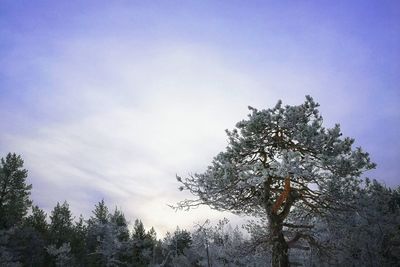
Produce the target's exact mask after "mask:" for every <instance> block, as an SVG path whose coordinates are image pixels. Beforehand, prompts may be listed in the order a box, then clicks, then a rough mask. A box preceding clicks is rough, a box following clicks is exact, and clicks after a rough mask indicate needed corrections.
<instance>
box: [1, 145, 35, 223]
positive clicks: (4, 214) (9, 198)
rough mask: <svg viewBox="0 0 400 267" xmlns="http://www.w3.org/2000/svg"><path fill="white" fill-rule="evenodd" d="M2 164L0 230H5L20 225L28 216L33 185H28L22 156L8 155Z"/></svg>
mask: <svg viewBox="0 0 400 267" xmlns="http://www.w3.org/2000/svg"><path fill="white" fill-rule="evenodd" d="M0 162H1V163H0V229H5V228H9V227H12V226H14V225H17V224H20V223H21V222H22V220H23V218H24V216H25V215H26V214H27V212H28V209H29V207H30V205H31V203H32V202H31V200H30V199H29V195H30V193H31V192H30V191H31V189H32V185H28V184H26V178H27V176H28V171H27V170H25V169H23V165H24V161H23V160H22V158H21V156H17V155H16V154H15V153H13V154H12V153H8V154H7V156H6V158H5V159H4V158H1V160H0Z"/></svg>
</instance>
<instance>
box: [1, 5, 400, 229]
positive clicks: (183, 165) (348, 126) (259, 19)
mask: <svg viewBox="0 0 400 267" xmlns="http://www.w3.org/2000/svg"><path fill="white" fill-rule="evenodd" d="M399 84H400V2H399V1H382V0H379V1H378V0H376V1H365V0H363V1H237V0H230V1H227V0H225V1H100V0H99V1H27V0H26V1H22V0H21V1H15V0H1V1H0V153H1V156H2V157H4V156H5V155H6V154H7V153H8V152H15V153H17V154H20V155H22V157H23V159H24V161H25V168H27V169H28V170H29V177H28V182H29V183H32V184H33V190H32V199H33V201H34V203H35V204H37V205H39V206H40V207H42V208H43V209H44V210H46V211H47V212H50V211H51V210H52V208H53V207H54V206H55V205H56V203H57V201H60V202H62V201H64V200H67V201H68V202H69V204H70V208H71V210H72V211H73V213H74V215H75V216H76V217H78V216H79V214H83V215H84V216H85V217H88V216H90V215H91V211H92V210H93V207H94V205H95V204H96V203H97V202H99V201H100V200H101V199H104V200H105V201H106V203H107V204H108V206H109V207H110V209H111V210H112V209H113V208H114V207H118V208H121V209H122V210H123V211H124V212H125V215H126V217H127V218H128V219H129V220H130V221H131V222H133V221H134V219H136V218H139V219H141V220H142V221H143V222H144V224H145V226H146V227H150V226H154V227H155V228H156V230H157V231H158V232H159V233H161V234H162V233H165V232H166V231H171V230H173V229H174V228H175V227H176V225H180V226H181V227H182V228H185V227H186V228H188V229H190V228H191V227H192V226H193V224H194V223H196V222H201V221H204V220H205V219H206V218H210V219H212V220H218V219H222V218H223V217H227V218H230V219H231V220H232V221H233V222H240V221H242V220H244V219H246V218H245V217H237V216H233V215H230V214H229V213H220V212H216V211H212V210H210V209H209V208H207V207H202V208H199V209H196V210H190V211H188V212H186V211H179V212H175V211H173V210H172V209H170V208H169V207H168V206H167V205H168V204H175V203H176V202H177V201H180V200H183V199H185V198H190V197H191V196H190V195H189V194H188V193H185V192H180V191H179V190H178V189H177V188H178V186H179V184H178V183H177V181H176V179H175V175H176V174H178V175H181V176H186V175H189V174H191V173H196V172H202V171H204V170H205V169H206V167H207V166H208V164H209V163H210V162H211V161H212V158H213V157H214V156H215V155H216V154H217V153H218V152H220V151H223V150H224V148H225V147H226V145H227V138H226V134H225V129H233V127H234V126H235V124H236V122H238V121H240V120H242V119H245V118H246V116H247V114H248V109H247V107H248V106H253V107H256V108H258V109H263V108H269V107H272V106H273V105H275V103H276V102H277V101H278V100H279V99H282V100H283V102H284V104H290V105H296V104H301V103H302V102H303V101H304V99H305V98H304V96H305V95H311V96H312V97H313V98H314V99H315V100H316V101H317V102H318V103H320V105H321V106H320V112H321V114H322V115H323V117H324V123H325V126H326V127H332V126H333V125H334V124H335V123H340V125H341V126H342V132H343V133H344V135H345V136H351V137H353V138H355V139H356V144H355V145H356V146H361V147H362V148H363V149H364V150H365V151H367V152H369V153H370V154H371V157H372V160H373V161H374V162H376V163H377V164H378V167H377V169H376V170H373V171H369V172H368V173H366V174H365V175H366V176H368V177H371V178H375V179H377V180H379V181H381V182H383V183H385V184H386V185H387V186H391V187H394V186H398V185H399V178H398V176H399V174H400V164H399V163H398V162H399V160H400V152H399V151H400V141H399V138H398V137H399V136H400V131H399V129H400V123H399V122H400V111H399V109H398V106H399V104H398V103H399V102H400V88H399Z"/></svg>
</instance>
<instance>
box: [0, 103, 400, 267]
mask: <svg viewBox="0 0 400 267" xmlns="http://www.w3.org/2000/svg"><path fill="white" fill-rule="evenodd" d="M317 108H318V104H317V103H315V102H314V101H313V99H312V98H311V97H306V101H305V102H304V103H303V104H302V105H298V106H283V105H282V103H281V102H278V104H277V105H276V106H275V107H274V108H271V109H265V110H257V109H255V108H251V107H250V108H249V109H250V114H249V117H248V118H247V119H246V120H242V121H240V122H239V123H237V125H236V128H235V129H234V130H232V131H227V135H228V139H229V143H228V146H227V148H226V151H223V152H221V153H220V154H218V155H217V156H216V157H215V158H214V160H213V162H212V163H211V165H210V166H209V167H208V168H207V170H206V171H205V172H204V173H199V174H194V175H191V176H189V177H187V178H183V177H180V176H177V177H176V178H177V182H178V183H180V184H181V186H180V187H179V189H180V190H187V191H189V192H191V193H192V194H193V195H194V196H195V197H196V198H194V199H193V198H192V199H185V200H183V201H181V202H179V203H177V204H176V205H175V206H173V207H172V208H174V209H177V210H181V209H189V210H190V209H191V208H193V207H197V206H199V205H207V206H209V207H211V208H213V209H216V210H221V211H230V212H232V213H235V214H241V215H245V216H248V218H249V221H248V223H247V224H245V225H243V227H242V228H239V227H237V226H236V227H232V226H231V224H230V222H229V221H228V220H227V219H225V218H221V220H220V221H219V222H218V223H216V224H212V223H210V221H209V220H208V219H206V218H205V220H204V221H203V222H194V223H195V224H194V225H195V226H194V227H193V228H192V229H181V228H180V227H179V225H178V226H177V227H176V230H175V231H173V232H168V233H166V235H165V236H164V237H163V238H159V236H158V235H157V233H156V231H155V229H154V228H153V227H151V226H149V225H146V226H145V225H144V224H143V222H142V221H141V220H140V218H126V217H125V215H124V212H123V211H122V210H120V209H118V208H112V207H108V206H107V203H106V202H105V201H104V200H99V202H98V203H97V204H95V205H94V208H93V211H92V214H91V216H90V217H89V218H84V217H83V216H82V215H81V216H79V217H76V215H74V214H72V212H71V210H70V207H69V204H68V202H67V200H66V201H64V200H61V202H59V203H57V205H56V206H55V207H54V208H53V210H52V211H51V212H50V214H46V212H45V211H44V210H42V209H41V208H40V207H39V206H37V205H35V203H34V202H33V201H32V199H31V197H30V194H31V190H32V185H30V184H28V183H27V177H28V170H26V169H25V168H24V161H23V159H22V157H21V156H20V155H17V154H16V153H8V154H7V155H5V156H4V157H3V158H2V159H1V166H0V266H153V267H155V266H207V267H210V266H273V267H277V266H281V267H284V266H310V267H311V266H399V262H400V187H397V188H390V187H386V186H385V185H384V184H382V183H380V182H378V181H377V180H375V179H369V178H366V177H362V174H363V173H364V171H367V170H369V169H372V168H375V164H374V163H372V162H371V161H370V158H369V154H368V153H366V152H363V151H362V149H361V148H355V149H353V147H352V145H353V143H354V139H351V138H347V137H346V138H343V137H342V133H341V131H340V127H339V125H335V127H334V128H331V129H326V128H324V127H322V117H321V116H320V115H319V112H318V109H317ZM131 220H132V222H133V223H132V224H131V223H130V222H131Z"/></svg>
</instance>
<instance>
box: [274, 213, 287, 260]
mask: <svg viewBox="0 0 400 267" xmlns="http://www.w3.org/2000/svg"><path fill="white" fill-rule="evenodd" d="M274 217H275V216H274V215H273V216H271V219H270V231H271V237H272V262H271V265H272V267H289V266H290V264H289V255H288V244H287V242H286V240H285V237H284V236H283V233H282V223H281V222H280V220H279V219H278V218H276V217H275V218H274Z"/></svg>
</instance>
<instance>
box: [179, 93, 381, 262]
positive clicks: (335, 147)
mask: <svg viewBox="0 0 400 267" xmlns="http://www.w3.org/2000/svg"><path fill="white" fill-rule="evenodd" d="M318 106H319V105H318V104H317V103H315V102H314V101H313V99H312V98H311V97H310V96H307V97H306V101H305V103H304V104H302V105H298V106H283V105H282V102H281V101H279V102H278V103H277V105H276V106H275V107H274V108H272V109H265V110H257V109H255V108H252V107H249V109H250V111H251V114H249V117H248V119H246V120H243V121H240V122H239V123H237V124H236V128H235V129H234V130H233V131H228V130H227V135H228V139H229V144H228V146H227V147H226V150H225V151H223V152H221V153H219V154H218V155H217V156H216V157H215V158H214V160H213V161H212V163H211V165H210V166H209V167H208V168H207V170H206V171H205V172H204V173H197V174H194V175H191V176H190V177H187V178H185V179H182V178H181V177H179V176H177V179H178V181H179V182H181V184H182V186H181V188H180V189H182V190H188V191H189V192H191V193H192V194H193V195H195V196H196V197H197V198H196V199H189V200H184V201H182V202H179V203H178V207H180V208H190V207H195V206H199V205H208V206H210V207H211V208H213V209H217V210H223V211H231V212H234V213H238V214H248V215H253V216H258V217H260V218H266V219H267V220H268V236H266V238H265V240H268V241H270V243H271V246H272V266H280V267H284V266H289V257H288V249H289V247H292V246H295V245H296V243H297V242H300V241H307V242H308V243H310V244H315V242H313V241H314V239H313V237H312V236H310V235H307V234H304V233H303V229H309V228H310V227H312V225H301V224H295V223H293V222H292V221H288V220H287V218H288V215H289V214H290V213H291V212H292V211H294V210H296V211H298V214H299V215H300V216H303V217H312V216H316V215H318V216H319V215H323V214H324V213H326V212H327V211H328V210H333V209H335V210H337V211H340V210H342V209H343V208H347V206H348V205H347V204H348V203H349V202H346V199H343V198H341V197H342V196H343V197H345V196H348V195H349V194H347V193H348V192H351V191H352V190H354V189H355V188H357V187H358V184H359V177H360V175H361V174H362V172H363V171H365V170H368V169H371V168H373V167H374V166H375V165H374V164H373V163H371V162H370V158H369V155H368V153H365V152H363V151H362V150H361V148H355V149H353V147H352V145H353V143H354V140H353V139H351V138H348V137H346V138H343V137H342V134H341V132H340V127H339V125H335V126H334V127H333V128H331V129H326V128H324V127H323V126H322V117H321V115H320V114H319V112H318V109H317V108H318ZM338 181H340V182H338Z"/></svg>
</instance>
